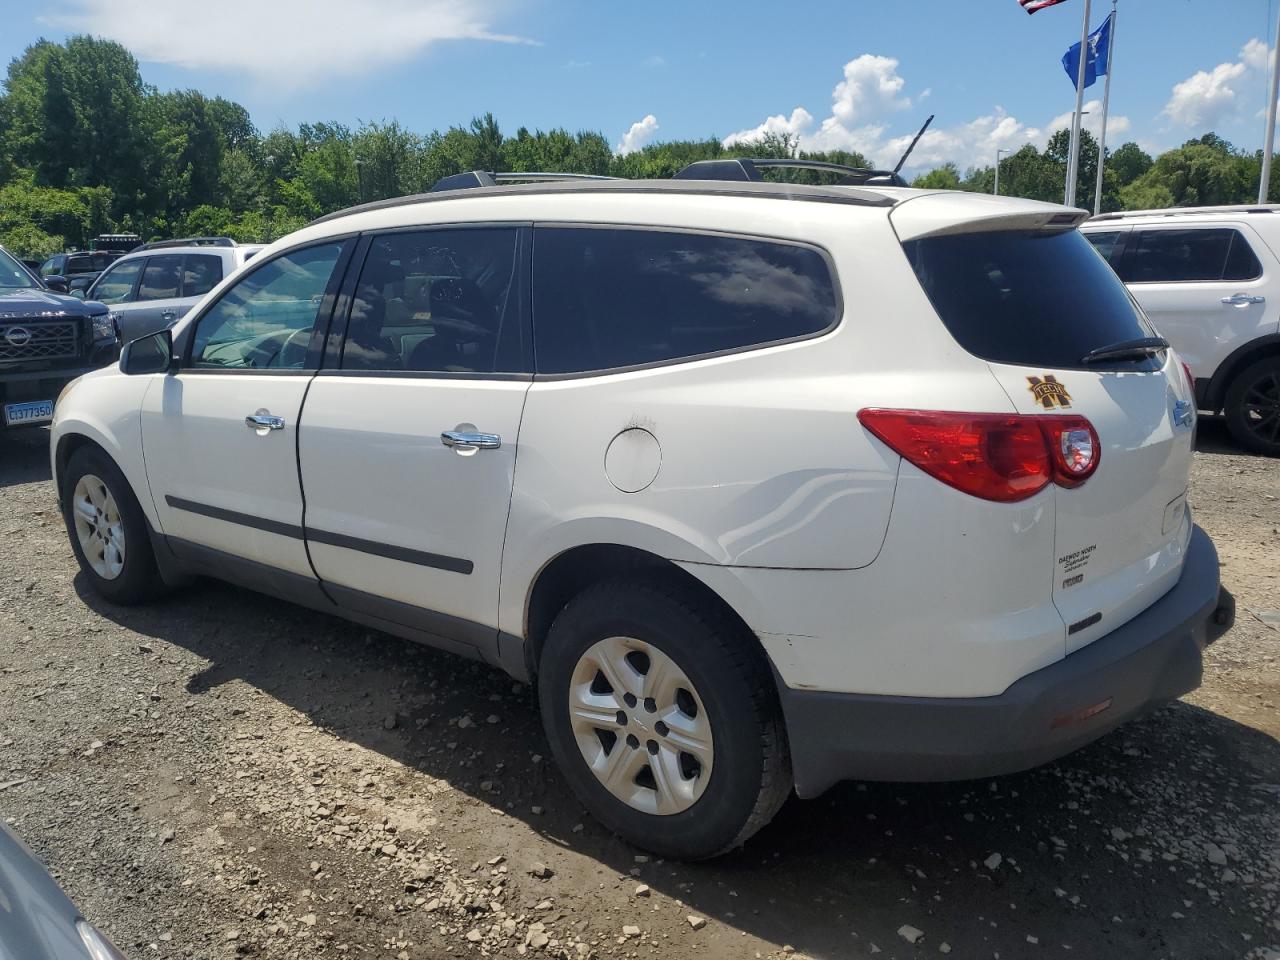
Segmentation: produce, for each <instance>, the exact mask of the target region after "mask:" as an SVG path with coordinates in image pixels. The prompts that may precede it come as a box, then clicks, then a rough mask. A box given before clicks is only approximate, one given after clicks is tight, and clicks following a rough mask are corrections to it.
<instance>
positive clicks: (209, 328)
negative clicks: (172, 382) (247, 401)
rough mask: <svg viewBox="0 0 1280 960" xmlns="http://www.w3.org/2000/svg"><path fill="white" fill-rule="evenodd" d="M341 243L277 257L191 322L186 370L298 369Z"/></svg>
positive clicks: (308, 344) (244, 279)
mask: <svg viewBox="0 0 1280 960" xmlns="http://www.w3.org/2000/svg"><path fill="white" fill-rule="evenodd" d="M341 253H342V244H340V243H326V244H322V245H320V246H317V247H308V248H306V249H305V250H295V251H294V252H293V253H289V254H286V255H285V256H281V257H277V258H276V259H274V260H272V261H270V262H269V263H264V264H263V265H262V266H261V267H259V268H258V269H257V270H254V271H253V272H252V273H250V274H248V275H247V276H245V277H243V278H242V279H241V280H240V281H239V282H238V283H236V284H235V285H233V286H232V287H230V288H229V289H228V290H227V291H226V292H225V293H224V294H223V295H222V297H221V298H220V299H219V300H218V301H217V303H215V304H214V305H213V306H212V307H210V308H209V310H208V311H207V312H206V313H205V314H204V315H203V316H202V317H201V318H200V319H199V321H197V324H196V331H195V337H194V339H193V341H192V349H191V365H192V366H194V367H217V368H249V369H259V368H294V369H296V368H302V367H305V366H306V362H307V349H308V347H309V346H310V343H311V333H312V331H313V329H314V328H315V324H316V316H317V315H318V314H319V312H320V306H321V304H322V303H323V302H324V297H325V293H326V291H327V290H328V289H329V283H330V279H331V277H332V275H333V268H334V265H335V264H337V262H338V257H339V255H340V254H341Z"/></svg>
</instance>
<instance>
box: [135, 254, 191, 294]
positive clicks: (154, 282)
mask: <svg viewBox="0 0 1280 960" xmlns="http://www.w3.org/2000/svg"><path fill="white" fill-rule="evenodd" d="M181 290H182V256H181V255H175V254H170V255H168V256H163V257H150V258H149V259H148V260H147V266H146V269H144V270H143V271H142V282H141V283H140V284H138V297H137V299H139V300H170V299H172V298H174V297H177V296H179V291H181Z"/></svg>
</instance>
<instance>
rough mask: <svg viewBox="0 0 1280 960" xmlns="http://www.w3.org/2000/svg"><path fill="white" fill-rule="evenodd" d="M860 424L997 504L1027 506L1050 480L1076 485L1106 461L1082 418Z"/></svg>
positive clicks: (940, 416)
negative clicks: (1022, 504)
mask: <svg viewBox="0 0 1280 960" xmlns="http://www.w3.org/2000/svg"><path fill="white" fill-rule="evenodd" d="M858 419H859V420H860V421H861V422H862V425H863V426H864V427H866V428H867V429H868V430H870V431H871V432H872V433H874V434H875V435H876V436H877V437H879V438H880V439H881V440H883V441H884V442H885V443H887V444H888V445H889V446H890V447H892V448H893V449H894V451H896V452H897V453H899V454H901V455H902V456H903V457H905V458H906V459H907V460H909V461H911V462H912V463H913V464H915V465H916V466H917V467H919V468H920V469H921V470H923V471H924V472H925V473H927V474H929V475H931V476H933V477H936V478H938V479H939V480H941V481H942V482H943V483H946V484H949V485H950V486H953V487H955V488H956V489H957V490H961V491H963V492H965V493H968V494H971V495H973V496H975V497H981V498H982V499H983V500H995V501H997V502H999V503H1012V502H1014V501H1017V500H1025V499H1026V498H1027V497H1031V496H1034V495H1035V494H1037V493H1039V492H1040V491H1041V490H1043V489H1044V488H1045V487H1046V486H1048V485H1049V483H1050V482H1052V483H1057V484H1059V485H1060V486H1063V487H1077V486H1079V485H1080V484H1082V483H1084V482H1085V481H1086V480H1087V479H1089V477H1090V476H1092V475H1093V472H1094V471H1095V470H1097V469H1098V460H1099V459H1100V458H1101V456H1102V448H1101V444H1100V443H1099V442H1098V434H1097V433H1096V432H1095V431H1094V429H1093V426H1092V425H1091V424H1090V423H1089V421H1088V420H1086V419H1085V418H1084V417H1077V416H1048V415H1045V416H1023V415H1021V414H1004V413H952V412H949V411H941V410H880V409H874V408H868V409H866V410H861V411H859V413H858Z"/></svg>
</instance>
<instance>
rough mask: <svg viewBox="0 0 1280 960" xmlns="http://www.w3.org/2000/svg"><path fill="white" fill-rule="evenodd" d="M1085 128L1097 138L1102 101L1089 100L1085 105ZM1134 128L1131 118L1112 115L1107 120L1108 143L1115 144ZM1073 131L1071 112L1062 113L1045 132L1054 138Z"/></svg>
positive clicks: (1099, 129) (1050, 123) (1100, 125)
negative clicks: (1060, 131) (1061, 132)
mask: <svg viewBox="0 0 1280 960" xmlns="http://www.w3.org/2000/svg"><path fill="white" fill-rule="evenodd" d="M1084 113H1085V117H1084V128H1085V129H1086V130H1088V131H1089V132H1090V133H1092V134H1093V135H1094V136H1095V137H1096V136H1097V135H1098V134H1099V133H1100V132H1101V130H1102V101H1101V100H1088V101H1086V102H1085V105H1084ZM1132 126H1133V124H1131V123H1130V122H1129V118H1128V117H1125V116H1116V115H1115V114H1112V115H1111V116H1109V117H1108V118H1107V143H1109V144H1115V143H1117V142H1118V141H1117V140H1116V138H1117V137H1121V136H1124V135H1125V134H1126V133H1128V132H1129V130H1130V128H1131V127H1132ZM1070 129H1071V111H1070V110H1068V111H1067V112H1066V113H1060V114H1058V115H1057V116H1056V117H1054V118H1053V119H1052V120H1050V121H1049V122H1048V123H1047V124H1046V125H1045V132H1046V133H1047V134H1048V135H1049V136H1052V135H1053V134H1054V133H1056V132H1057V131H1059V130H1070Z"/></svg>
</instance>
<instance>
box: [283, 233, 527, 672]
mask: <svg viewBox="0 0 1280 960" xmlns="http://www.w3.org/2000/svg"><path fill="white" fill-rule="evenodd" d="M528 243H529V229H528V227H526V226H519V225H497V226H477V227H468V226H450V227H446V228H438V229H416V230H412V231H402V232H396V233H387V234H382V235H375V236H374V237H372V238H368V239H366V240H365V242H364V250H366V251H367V252H366V253H365V254H364V257H363V264H362V266H361V268H360V272H359V279H358V281H357V283H356V285H355V287H354V290H353V292H352V294H351V295H350V296H349V297H348V301H347V309H346V313H347V318H346V326H345V334H344V336H343V338H342V341H341V343H340V344H337V345H336V346H335V347H334V348H333V349H331V350H330V351H329V352H328V353H327V354H326V358H325V367H326V368H325V369H323V370H321V372H320V373H319V374H318V375H317V376H316V378H315V380H314V381H313V382H312V384H311V387H310V389H309V391H308V393H307V399H306V405H305V407H304V409H303V413H302V427H301V430H300V432H299V443H298V454H299V463H300V469H301V473H302V483H303V488H304V490H305V493H306V517H305V521H304V526H305V530H306V538H307V546H308V549H309V551H310V555H311V561H312V563H313V564H314V566H315V570H316V573H317V574H318V575H319V576H320V579H321V580H322V581H323V583H324V585H325V589H326V591H327V592H328V593H329V594H330V595H331V596H332V597H333V598H334V599H335V600H336V601H337V602H338V603H340V604H342V605H343V606H345V607H348V608H349V609H351V610H354V611H356V612H359V613H362V614H364V615H365V616H369V617H375V618H378V619H380V620H383V621H388V622H390V623H396V624H403V625H407V626H410V627H414V628H416V629H419V630H425V631H427V632H429V633H434V634H436V635H437V636H443V637H445V638H450V639H452V640H454V641H459V645H458V646H451V649H455V650H456V651H457V652H461V653H472V654H475V653H476V652H477V650H479V651H481V652H483V653H484V654H486V655H489V656H491V655H492V653H493V652H494V650H495V643H496V637H497V630H496V627H497V609H498V577H499V571H500V567H501V559H502V547H503V537H504V533H505V530H506V523H507V513H508V509H509V506H510V500H511V490H512V483H513V478H514V471H515V464H516V455H517V451H518V449H519V432H520V420H521V415H522V412H523V409H524V401H525V394H526V392H527V391H528V388H529V383H530V381H531V380H532V374H531V371H532V366H531V363H530V350H529V345H528V335H527V332H526V319H525V318H526V314H527V311H526V309H525V302H526V297H527V294H526V285H527V269H526V264H525V261H526V259H527V251H528ZM360 257H361V254H360V253H359V252H358V253H357V262H359V259H360ZM446 646H449V644H446Z"/></svg>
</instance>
